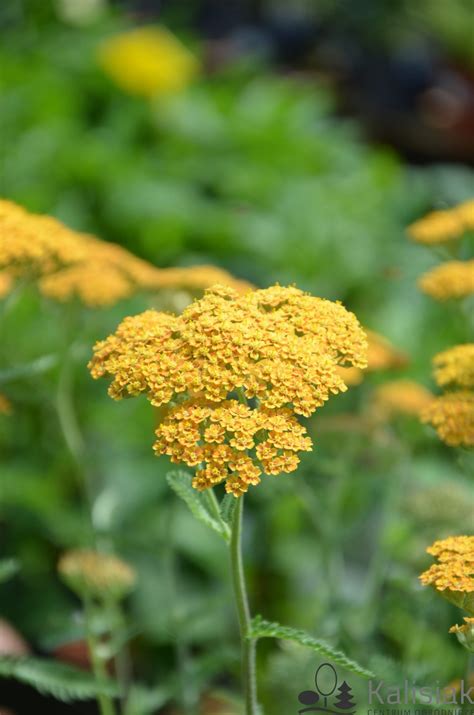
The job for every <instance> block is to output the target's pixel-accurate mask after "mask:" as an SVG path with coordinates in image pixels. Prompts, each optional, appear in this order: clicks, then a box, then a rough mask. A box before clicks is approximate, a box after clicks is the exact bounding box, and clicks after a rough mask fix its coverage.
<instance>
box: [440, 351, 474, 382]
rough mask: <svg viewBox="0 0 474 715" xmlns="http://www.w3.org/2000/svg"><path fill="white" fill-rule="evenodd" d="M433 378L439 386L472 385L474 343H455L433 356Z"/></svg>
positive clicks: (473, 380) (473, 375) (473, 376)
mask: <svg viewBox="0 0 474 715" xmlns="http://www.w3.org/2000/svg"><path fill="white" fill-rule="evenodd" d="M433 365H434V376H435V380H436V382H437V383H438V385H440V386H441V387H445V386H446V385H457V386H458V387H461V388H472V387H474V343H466V344H465V345H455V346H454V347H453V348H449V349H448V350H444V351H443V352H442V353H438V354H437V355H435V356H434V358H433Z"/></svg>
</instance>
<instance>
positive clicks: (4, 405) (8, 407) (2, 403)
mask: <svg viewBox="0 0 474 715" xmlns="http://www.w3.org/2000/svg"><path fill="white" fill-rule="evenodd" d="M12 412H13V409H12V404H11V402H10V400H9V399H8V397H5V395H2V393H1V392H0V414H3V415H11V413H12Z"/></svg>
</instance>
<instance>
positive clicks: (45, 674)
mask: <svg viewBox="0 0 474 715" xmlns="http://www.w3.org/2000/svg"><path fill="white" fill-rule="evenodd" d="M0 677H3V678H14V679H15V680H18V681H20V682H21V683H26V684H27V685H30V686H31V687H33V688H35V689H36V690H38V692H40V693H42V694H44V695H52V696H53V697H55V698H57V699H58V700H61V701H63V702H65V703H67V702H71V701H73V700H89V699H90V698H93V697H95V696H96V695H98V694H100V693H103V694H105V695H110V696H115V695H118V688H117V686H116V685H115V683H112V682H111V681H104V682H103V683H98V682H97V681H96V679H95V678H94V676H93V675H91V674H90V673H86V672H84V671H82V670H78V669H76V668H73V667H71V666H69V665H65V664H64V663H57V662H55V661H53V660H42V659H40V658H30V657H20V658H18V657H14V656H0Z"/></svg>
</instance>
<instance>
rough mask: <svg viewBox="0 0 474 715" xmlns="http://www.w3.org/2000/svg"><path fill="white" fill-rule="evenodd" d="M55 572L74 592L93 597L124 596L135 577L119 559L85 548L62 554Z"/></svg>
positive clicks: (132, 571)
mask: <svg viewBox="0 0 474 715" xmlns="http://www.w3.org/2000/svg"><path fill="white" fill-rule="evenodd" d="M58 572H59V574H60V576H61V577H62V578H63V580H64V582H65V583H66V584H67V585H68V586H69V588H71V590H73V591H74V592H75V593H77V594H78V595H89V596H95V597H111V598H117V599H118V598H123V597H124V596H125V595H126V594H127V593H128V592H129V591H131V589H132V588H133V586H134V584H135V580H136V575H135V572H134V570H133V569H132V568H131V566H129V565H128V564H126V563H125V562H124V561H122V560H121V559H119V558H117V557H116V556H111V555H108V554H102V553H98V552H96V551H91V550H87V549H77V550H73V551H67V552H66V553H65V554H63V556H61V558H60V560H59V562H58Z"/></svg>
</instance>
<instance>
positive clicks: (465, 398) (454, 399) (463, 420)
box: [421, 390, 474, 447]
mask: <svg viewBox="0 0 474 715" xmlns="http://www.w3.org/2000/svg"><path fill="white" fill-rule="evenodd" d="M421 421H422V422H424V423H425V424H431V425H432V426H433V427H434V428H435V429H436V431H437V433H438V436H439V438H440V439H441V440H442V441H443V442H445V443H446V444H448V445H450V446H451V447H459V446H463V447H473V446H474V392H469V391H467V390H459V391H456V392H447V393H445V394H444V395H440V396H439V397H435V398H434V399H433V400H432V402H431V403H430V404H429V405H427V406H426V407H425V408H424V409H423V410H422V412H421Z"/></svg>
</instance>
